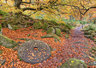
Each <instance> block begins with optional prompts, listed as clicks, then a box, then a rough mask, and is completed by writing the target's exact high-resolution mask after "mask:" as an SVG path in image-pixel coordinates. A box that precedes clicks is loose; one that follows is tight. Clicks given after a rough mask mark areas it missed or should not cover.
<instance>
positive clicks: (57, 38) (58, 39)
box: [41, 34, 60, 42]
mask: <svg viewBox="0 0 96 68" xmlns="http://www.w3.org/2000/svg"><path fill="white" fill-rule="evenodd" d="M41 38H54V41H55V42H57V41H59V42H60V38H59V36H57V35H56V34H47V35H45V36H41Z"/></svg>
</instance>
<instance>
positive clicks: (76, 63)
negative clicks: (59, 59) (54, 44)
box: [60, 58, 87, 68]
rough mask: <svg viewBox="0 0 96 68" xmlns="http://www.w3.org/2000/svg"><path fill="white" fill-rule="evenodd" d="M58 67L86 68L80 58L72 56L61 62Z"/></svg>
mask: <svg viewBox="0 0 96 68" xmlns="http://www.w3.org/2000/svg"><path fill="white" fill-rule="evenodd" d="M60 68H87V65H86V64H85V63H84V62H83V61H81V60H78V59H75V58H72V59H69V60H68V61H66V62H65V63H64V64H62V65H61V67H60Z"/></svg>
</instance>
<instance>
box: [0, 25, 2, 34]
mask: <svg viewBox="0 0 96 68" xmlns="http://www.w3.org/2000/svg"><path fill="white" fill-rule="evenodd" d="M1 29H2V26H1V24H0V32H1Z"/></svg>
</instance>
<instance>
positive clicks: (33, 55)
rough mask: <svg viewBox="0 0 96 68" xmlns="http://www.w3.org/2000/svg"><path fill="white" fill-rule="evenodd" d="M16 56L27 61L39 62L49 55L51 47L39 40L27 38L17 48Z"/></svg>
mask: <svg viewBox="0 0 96 68" xmlns="http://www.w3.org/2000/svg"><path fill="white" fill-rule="evenodd" d="M18 56H19V58H20V59H22V60H23V61H25V62H27V63H31V64H35V63H40V62H43V61H44V60H46V59H48V58H49V57H50V56H51V49H50V47H49V45H48V44H46V43H44V42H42V41H40V40H29V41H27V42H25V43H23V44H22V45H21V46H20V47H19V48H18Z"/></svg>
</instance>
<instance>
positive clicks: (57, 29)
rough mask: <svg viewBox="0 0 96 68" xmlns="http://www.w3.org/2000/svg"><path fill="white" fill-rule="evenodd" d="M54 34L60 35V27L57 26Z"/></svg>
mask: <svg viewBox="0 0 96 68" xmlns="http://www.w3.org/2000/svg"><path fill="white" fill-rule="evenodd" d="M55 31H56V35H58V36H61V29H59V28H56V30H55Z"/></svg>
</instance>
